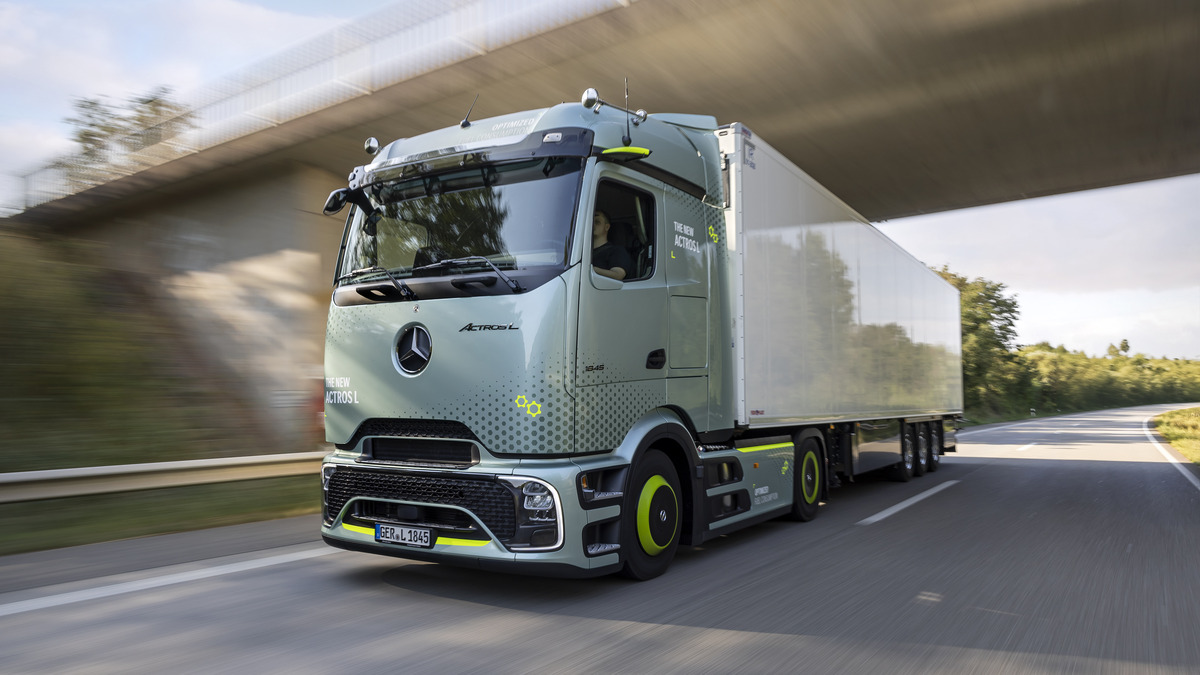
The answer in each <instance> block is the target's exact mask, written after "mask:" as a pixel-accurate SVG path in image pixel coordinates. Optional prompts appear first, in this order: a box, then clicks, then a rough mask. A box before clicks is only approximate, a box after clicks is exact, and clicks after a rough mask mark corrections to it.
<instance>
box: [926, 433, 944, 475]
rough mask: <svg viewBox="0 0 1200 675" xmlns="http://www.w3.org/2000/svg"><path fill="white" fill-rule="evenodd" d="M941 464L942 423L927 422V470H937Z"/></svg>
mask: <svg viewBox="0 0 1200 675" xmlns="http://www.w3.org/2000/svg"><path fill="white" fill-rule="evenodd" d="M941 466H942V423H941V422H940V421H938V422H930V423H929V470H930V471H937V470H938V469H939V468H941Z"/></svg>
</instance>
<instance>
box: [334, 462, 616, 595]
mask: <svg viewBox="0 0 1200 675" xmlns="http://www.w3.org/2000/svg"><path fill="white" fill-rule="evenodd" d="M489 468H490V469H491V470H490V471H489V470H488V469H489ZM503 468H507V467H499V466H491V467H487V466H475V467H471V468H470V469H468V470H462V471H440V470H434V469H428V470H426V469H419V468H409V467H402V468H401V467H393V466H379V465H375V464H371V465H366V464H363V463H360V462H357V461H355V460H354V459H352V458H349V457H339V456H338V455H337V454H336V453H335V454H334V455H330V456H329V457H327V458H326V462H325V465H324V467H323V470H322V479H323V480H322V482H323V486H324V495H323V496H324V513H323V515H324V519H323V522H322V527H321V536H322V538H323V539H324V540H325V542H326V543H328V544H329V545H331V546H335V547H338V548H342V549H347V550H352V551H361V552H367V553H376V554H381V555H389V556H395V557H400V558H407V559H412V560H424V561H434V562H443V563H448V564H452V565H458V566H466V567H472V568H477V569H487V570H496V571H505V572H517V573H527V574H537V575H545V576H565V577H588V576H597V575H601V574H608V573H610V572H613V571H615V570H616V569H618V568H619V567H620V564H621V560H620V556H619V554H618V553H617V552H615V551H614V552H612V553H607V554H604V555H595V554H594V553H593V555H590V556H589V555H587V554H586V552H585V551H586V543H585V539H586V537H587V534H586V530H587V529H588V525H589V523H597V522H602V521H609V522H611V521H613V520H615V519H617V518H619V516H620V507H619V505H613V506H608V507H604V508H600V509H596V508H589V509H584V508H583V507H582V506H581V503H580V499H579V497H578V496H577V490H576V480H577V477H578V475H579V472H580V466H579V465H577V464H576V463H575V462H573V461H569V460H557V461H537V462H532V463H530V465H528V466H526V465H525V463H524V462H522V463H519V464H514V465H513V466H512V467H511V468H513V469H516V470H517V472H518V473H516V474H513V475H508V474H505V473H503V472H502V471H503ZM497 469H500V471H497ZM525 469H530V470H529V471H526V470H525ZM526 484H529V485H531V486H535V485H540V486H546V487H547V488H548V489H547V490H540V489H535V490H533V491H534V492H539V494H540V493H541V492H548V493H549V494H550V495H552V497H553V502H554V509H553V515H554V521H553V522H548V521H546V520H545V518H544V516H546V515H547V513H546V511H545V509H541V510H538V509H536V508H535V509H527V508H525V507H526V506H529V505H532V506H534V507H537V506H541V505H543V504H544V503H545V502H544V501H542V500H544V499H545V497H544V496H539V495H534V496H533V497H529V496H528V495H527V493H526V492H523V491H522V490H523V487H522V486H524V485H526ZM530 498H531V499H533V501H526V499H530ZM531 513H533V514H540V516H541V518H540V519H538V520H532V521H531V520H530V514H531ZM377 522H380V523H392V524H398V525H405V526H409V527H420V528H428V529H430V530H431V531H432V536H431V541H432V546H431V547H428V548H421V547H415V546H407V545H404V544H396V543H390V542H384V541H378V540H377V539H376V537H375V523H377Z"/></svg>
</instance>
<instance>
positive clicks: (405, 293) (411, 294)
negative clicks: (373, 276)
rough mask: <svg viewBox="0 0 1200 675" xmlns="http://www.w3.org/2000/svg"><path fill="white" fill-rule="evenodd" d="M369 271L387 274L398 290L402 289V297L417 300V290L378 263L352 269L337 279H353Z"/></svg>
mask: <svg viewBox="0 0 1200 675" xmlns="http://www.w3.org/2000/svg"><path fill="white" fill-rule="evenodd" d="M368 272H379V273H381V274H383V275H384V276H386V277H387V278H388V281H391V282H392V285H393V286H395V287H396V290H398V291H400V295H401V296H402V297H404V299H406V300H416V299H417V293H416V291H414V290H413V289H411V288H409V287H408V284H406V283H404V281H403V280H401V279H397V278H396V277H394V276H392V273H391V272H389V271H387V270H386V269H384V268H382V267H380V266H378V265H372V266H371V267H360V268H358V269H356V270H351V271H349V272H346V273H345V274H343V275H342V276H340V277H338V278H337V280H338V281H343V280H345V279H352V278H354V277H357V276H362V275H363V274H366V273H368Z"/></svg>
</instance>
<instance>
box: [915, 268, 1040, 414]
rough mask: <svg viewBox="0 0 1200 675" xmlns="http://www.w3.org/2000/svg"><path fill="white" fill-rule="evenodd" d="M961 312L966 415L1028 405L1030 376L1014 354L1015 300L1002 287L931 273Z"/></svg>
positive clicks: (1003, 411)
mask: <svg viewBox="0 0 1200 675" xmlns="http://www.w3.org/2000/svg"><path fill="white" fill-rule="evenodd" d="M936 271H937V273H938V274H940V275H941V276H942V278H943V279H945V280H946V281H948V282H950V283H951V284H952V285H953V286H954V287H955V288H957V289H958V292H959V297H960V305H961V308H962V357H963V405H964V407H965V408H966V409H967V411H968V415H972V414H973V415H975V416H977V417H994V416H1011V415H1013V414H1017V413H1020V412H1021V411H1022V410H1023V409H1026V408H1028V407H1029V405H1028V403H1029V398H1030V393H1031V389H1032V375H1031V372H1030V370H1029V367H1028V365H1027V364H1026V363H1025V362H1024V361H1022V360H1021V359H1020V358H1018V356H1017V354H1016V338H1017V329H1016V323H1017V318H1018V317H1019V316H1020V310H1019V308H1018V304H1017V299H1016V298H1015V297H1013V296H1010V295H1007V294H1006V292H1005V291H1006V290H1007V288H1006V287H1005V285H1004V284H1002V283H999V282H995V281H989V280H987V279H984V278H982V277H976V278H975V279H968V278H967V277H965V276H962V275H960V274H956V273H954V272H952V271H950V269H949V268H948V267H945V266H943V267H942V268H941V269H939V270H936Z"/></svg>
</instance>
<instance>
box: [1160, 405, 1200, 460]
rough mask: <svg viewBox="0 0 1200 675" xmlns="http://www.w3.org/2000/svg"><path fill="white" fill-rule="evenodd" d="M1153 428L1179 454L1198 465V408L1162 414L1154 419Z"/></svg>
mask: <svg viewBox="0 0 1200 675" xmlns="http://www.w3.org/2000/svg"><path fill="white" fill-rule="evenodd" d="M1154 426H1155V428H1156V430H1157V431H1158V433H1159V434H1160V435H1161V436H1162V437H1163V438H1165V439H1167V442H1169V443H1170V444H1171V446H1172V447H1173V448H1175V449H1176V450H1178V451H1179V452H1180V454H1182V455H1183V456H1184V457H1187V458H1188V459H1190V460H1192V462H1194V463H1196V464H1200V408H1185V409H1183V410H1172V411H1171V412H1167V413H1163V414H1161V415H1159V416H1158V417H1155V418H1154Z"/></svg>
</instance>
